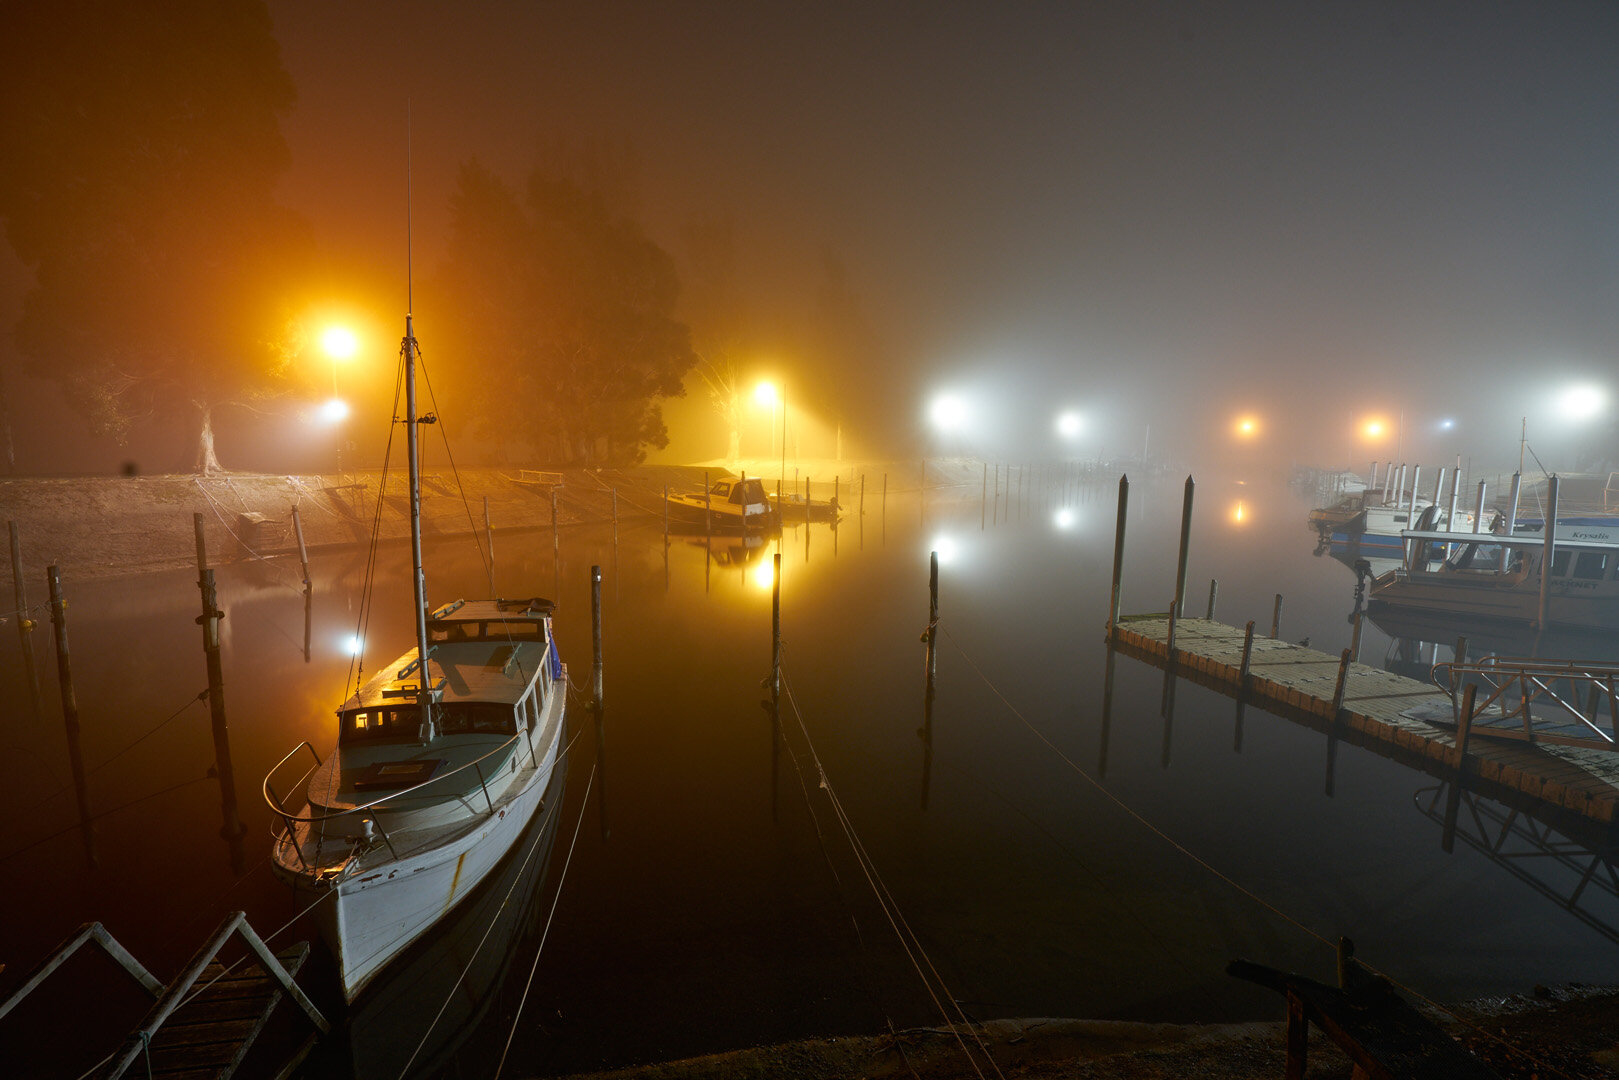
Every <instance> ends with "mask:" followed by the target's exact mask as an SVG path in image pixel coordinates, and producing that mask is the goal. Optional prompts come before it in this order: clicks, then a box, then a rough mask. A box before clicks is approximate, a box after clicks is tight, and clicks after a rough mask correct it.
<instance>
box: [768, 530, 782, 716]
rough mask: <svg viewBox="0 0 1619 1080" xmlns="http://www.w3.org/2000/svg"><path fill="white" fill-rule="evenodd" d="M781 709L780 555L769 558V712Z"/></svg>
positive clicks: (774, 712)
mask: <svg viewBox="0 0 1619 1080" xmlns="http://www.w3.org/2000/svg"><path fill="white" fill-rule="evenodd" d="M780 707H781V553H780V552H779V551H778V552H777V553H776V554H774V555H772V556H771V577H770V710H771V714H772V715H775V714H776V710H777V709H779V708H780Z"/></svg>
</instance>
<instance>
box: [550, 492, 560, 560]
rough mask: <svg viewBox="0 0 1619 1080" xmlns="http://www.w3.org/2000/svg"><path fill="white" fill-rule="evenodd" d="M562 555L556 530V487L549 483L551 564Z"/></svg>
mask: <svg viewBox="0 0 1619 1080" xmlns="http://www.w3.org/2000/svg"><path fill="white" fill-rule="evenodd" d="M561 555H562V539H561V536H560V535H559V534H558V532H557V487H556V485H555V484H552V485H551V565H552V566H555V565H556V562H557V559H559V558H560V557H561Z"/></svg>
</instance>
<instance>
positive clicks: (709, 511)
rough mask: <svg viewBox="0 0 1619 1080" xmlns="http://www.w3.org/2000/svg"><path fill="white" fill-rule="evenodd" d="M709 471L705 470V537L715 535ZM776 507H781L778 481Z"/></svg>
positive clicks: (778, 481)
mask: <svg viewBox="0 0 1619 1080" xmlns="http://www.w3.org/2000/svg"><path fill="white" fill-rule="evenodd" d="M708 486H709V485H708V470H707V469H704V470H703V535H704V536H713V535H714V524H713V523H714V496H713V494H712V493H711V492H710V491H709V489H708ZM776 506H777V507H778V508H779V507H780V506H781V481H780V480H777V481H776Z"/></svg>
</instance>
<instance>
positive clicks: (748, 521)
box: [668, 475, 777, 532]
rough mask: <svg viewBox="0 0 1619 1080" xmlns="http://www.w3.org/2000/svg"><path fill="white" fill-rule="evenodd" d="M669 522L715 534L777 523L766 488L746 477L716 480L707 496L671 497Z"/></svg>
mask: <svg viewBox="0 0 1619 1080" xmlns="http://www.w3.org/2000/svg"><path fill="white" fill-rule="evenodd" d="M668 505H669V520H670V521H671V522H673V523H678V524H680V525H686V526H692V527H695V528H699V529H704V528H706V529H708V530H709V531H712V532H745V531H752V530H758V529H764V528H768V527H769V526H771V525H774V524H775V523H776V520H777V519H776V514H775V511H773V510H772V509H771V507H770V499H769V497H768V496H767V495H766V494H765V486H764V484H763V483H761V482H760V481H758V480H749V479H748V478H747V476H746V475H744V476H742V477H740V478H736V477H730V476H725V477H721V478H720V479H718V480H716V481H714V483H713V485H712V486H710V487H709V489H708V491H707V493H706V494H705V493H704V492H701V491H699V492H697V493H695V494H675V495H670V496H669V500H668Z"/></svg>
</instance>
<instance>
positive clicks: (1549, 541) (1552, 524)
mask: <svg viewBox="0 0 1619 1080" xmlns="http://www.w3.org/2000/svg"><path fill="white" fill-rule="evenodd" d="M1557 487H1558V477H1557V476H1556V474H1553V475H1552V477H1551V478H1550V479H1549V480H1547V481H1546V542H1545V545H1544V546H1543V547H1542V548H1541V556H1540V608H1539V611H1538V612H1537V614H1536V616H1535V629H1537V630H1538V629H1540V628H1541V627H1543V626H1545V625H1546V601H1547V598H1548V597H1549V596H1550V590H1551V585H1552V565H1553V564H1554V562H1555V561H1556V554H1557Z"/></svg>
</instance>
